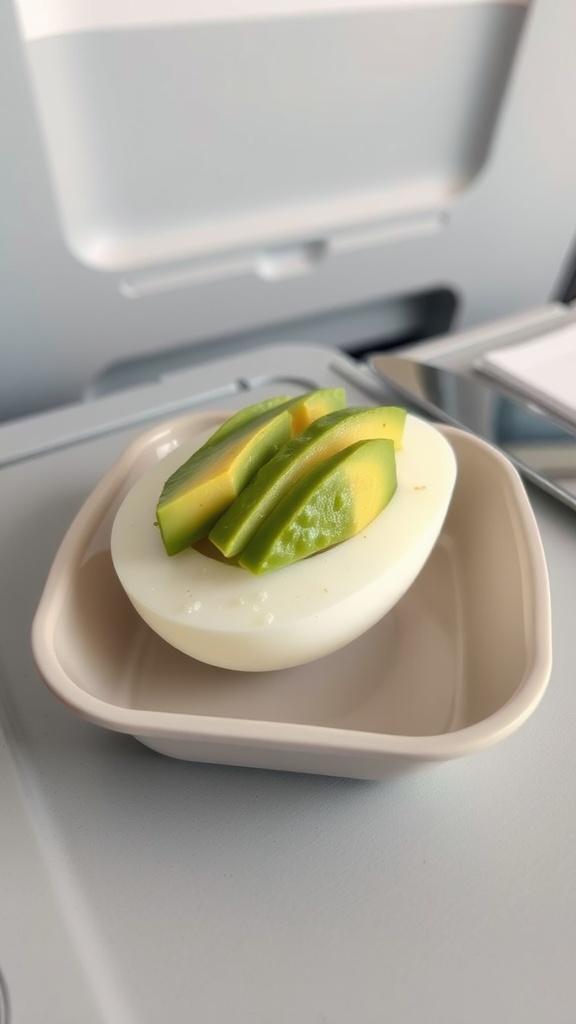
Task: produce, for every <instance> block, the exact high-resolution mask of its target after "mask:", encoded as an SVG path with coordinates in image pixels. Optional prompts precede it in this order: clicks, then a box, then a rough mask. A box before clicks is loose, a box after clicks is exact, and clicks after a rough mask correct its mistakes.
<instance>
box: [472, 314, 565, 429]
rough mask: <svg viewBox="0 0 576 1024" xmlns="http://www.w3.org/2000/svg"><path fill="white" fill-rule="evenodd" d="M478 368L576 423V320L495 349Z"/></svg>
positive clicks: (484, 358) (487, 354)
mask: <svg viewBox="0 0 576 1024" xmlns="http://www.w3.org/2000/svg"><path fill="white" fill-rule="evenodd" d="M476 367H477V369H479V370H481V371H482V372H484V373H487V374H489V375H490V376H491V377H494V378H495V379H497V380H500V381H502V382H503V383H505V384H507V385H508V386H509V387H513V388H514V389H515V390H517V391H520V392H522V394H523V395H525V396H526V397H528V398H531V399H533V400H534V401H536V402H538V403H539V404H541V405H544V406H545V407H546V408H548V409H551V410H552V411H554V412H557V413H559V414H560V415H562V416H564V417H565V418H567V419H569V420H570V421H571V422H574V423H576V323H572V324H570V325H568V326H567V327H562V328H559V329H557V330H555V331H550V332H547V333H546V334H543V335H540V336H539V337H538V338H533V339H531V340H530V341H524V342H520V343H519V344H516V345H507V346H505V347H503V348H499V349H493V350H492V351H491V352H487V353H485V354H484V355H483V356H482V357H481V358H480V359H479V360H478V362H477V363H476Z"/></svg>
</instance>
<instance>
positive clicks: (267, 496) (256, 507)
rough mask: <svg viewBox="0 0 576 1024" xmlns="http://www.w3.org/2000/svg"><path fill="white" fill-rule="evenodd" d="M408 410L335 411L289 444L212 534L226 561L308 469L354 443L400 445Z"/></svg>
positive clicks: (260, 472)
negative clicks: (378, 441) (383, 439)
mask: <svg viewBox="0 0 576 1024" xmlns="http://www.w3.org/2000/svg"><path fill="white" fill-rule="evenodd" d="M405 421H406V410H405V409H401V408H399V407H397V406H380V407H368V408H353V407H352V408H348V409H339V410H336V411H334V412H332V413H329V414H327V415H326V416H322V417H321V418H320V419H318V420H315V421H314V423H312V424H311V425H310V426H309V427H307V428H306V430H304V431H303V432H302V433H301V434H299V435H298V437H295V438H293V439H292V440H290V441H288V442H287V443H286V444H285V445H283V446H282V448H280V450H279V451H278V452H277V454H276V455H274V456H273V458H271V459H270V460H269V461H268V462H267V463H266V464H265V465H263V466H262V467H261V469H259V470H258V472H257V474H256V475H255V477H254V478H253V479H252V481H251V482H250V483H249V484H248V485H247V486H246V487H245V488H244V489H243V490H242V491H241V492H240V494H239V495H238V497H237V498H236V500H235V501H234V502H233V503H232V504H231V505H230V506H229V508H228V509H226V511H225V512H224V513H223V515H222V516H221V517H220V518H219V519H218V521H217V522H216V524H215V525H214V526H213V527H212V530H211V531H210V535H209V536H210V540H211V541H212V543H213V544H214V545H215V547H217V548H218V550H219V551H220V552H221V553H222V554H223V555H225V556H226V557H227V558H233V557H234V556H235V555H238V554H239V553H240V552H241V551H243V550H244V548H245V547H246V545H247V544H249V543H250V541H251V539H252V537H253V536H254V535H255V533H256V532H257V531H258V528H259V526H260V524H261V523H262V522H263V521H264V520H265V519H266V516H268V515H269V513H270V512H271V511H272V509H273V508H274V506H275V505H276V504H277V503H278V502H279V501H280V500H281V499H282V497H283V496H284V495H285V494H286V493H288V491H289V490H290V489H291V488H292V487H293V486H294V484H295V483H296V482H297V481H298V480H299V479H300V478H301V477H302V476H303V475H304V474H305V473H307V472H308V471H309V470H311V469H313V468H314V467H315V466H317V465H320V463H321V462H323V461H324V460H325V459H327V458H330V457H331V456H332V455H335V454H336V453H337V452H339V451H342V450H343V449H344V448H348V447H349V446H350V445H351V444H354V443H355V442H357V441H364V440H369V439H371V438H379V437H387V438H391V439H392V441H393V442H394V447H395V448H396V449H397V448H399V447H400V446H401V443H402V436H403V432H404V423H405Z"/></svg>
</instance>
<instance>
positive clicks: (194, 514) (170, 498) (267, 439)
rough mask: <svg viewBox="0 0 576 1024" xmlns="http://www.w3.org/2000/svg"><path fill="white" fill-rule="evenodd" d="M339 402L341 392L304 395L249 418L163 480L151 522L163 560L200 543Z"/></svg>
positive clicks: (201, 449) (342, 399) (340, 389)
mask: <svg viewBox="0 0 576 1024" xmlns="http://www.w3.org/2000/svg"><path fill="white" fill-rule="evenodd" d="M345 400H346V399H345V393H344V389H343V388H326V389H323V390H319V391H312V392H308V393H307V394H305V395H299V396H298V397H297V398H292V399H288V400H286V401H285V402H284V403H282V404H279V405H276V406H272V407H269V408H267V409H265V411H263V412H260V413H259V414H256V415H254V416H251V417H250V416H249V417H248V418H247V419H245V421H244V422H243V423H240V425H238V423H237V425H236V427H235V428H233V429H232V430H231V431H229V432H225V433H224V436H222V435H220V439H219V440H218V439H216V440H214V435H212V437H211V438H209V439H208V442H207V443H205V444H204V445H202V447H201V448H199V449H198V450H197V451H196V452H194V454H193V455H191V456H190V458H189V459H187V460H186V462H184V463H183V465H181V466H179V467H178V469H177V470H176V471H175V472H174V473H172V475H171V476H170V477H169V478H168V480H166V482H165V484H164V487H163V489H162V493H161V494H160V497H159V499H158V503H157V505H156V520H157V522H158V526H159V528H160V533H161V536H162V540H163V543H164V547H165V549H166V552H167V554H169V555H176V554H178V552H179V551H183V550H184V548H187V547H189V546H190V545H191V544H195V543H196V541H198V540H201V539H202V538H203V537H205V536H206V535H207V534H208V532H209V531H210V529H211V527H212V526H213V525H214V523H215V522H216V520H217V519H218V518H219V517H220V516H221V515H222V513H223V512H224V511H225V510H226V509H227V508H228V506H229V505H230V504H231V503H232V502H233V501H234V499H235V498H236V497H237V496H238V494H239V493H240V491H241V490H242V488H243V487H245V486H246V484H247V483H248V482H249V481H250V480H251V479H252V477H253V476H254V474H255V473H256V472H257V471H258V469H260V467H261V466H262V465H263V464H264V463H265V462H267V461H268V459H270V458H271V457H272V456H273V455H275V454H276V452H277V451H278V450H279V448H280V447H281V446H282V445H283V444H284V443H285V442H286V441H287V440H288V439H289V438H290V437H292V436H293V435H294V434H295V433H296V432H297V431H298V430H300V429H303V427H305V426H307V425H308V424H309V423H310V422H312V421H313V420H314V419H315V418H317V417H318V416H321V415H323V413H324V412H325V411H326V410H327V409H331V408H334V407H336V408H337V407H338V405H339V404H344V402H345ZM250 409H252V410H253V409H254V406H252V407H248V412H249V411H250ZM246 411H247V410H244V412H246ZM223 426H226V423H225V424H223ZM219 429H220V428H219Z"/></svg>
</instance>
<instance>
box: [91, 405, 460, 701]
mask: <svg viewBox="0 0 576 1024" xmlns="http://www.w3.org/2000/svg"><path fill="white" fill-rule="evenodd" d="M206 440H207V437H199V438H197V439H196V441H195V443H196V446H197V447H198V448H199V447H200V445H201V444H203V443H205V441H206ZM192 443H194V439H192ZM187 454H189V452H188V453H187ZM181 462H182V453H181V451H178V450H176V451H174V452H171V453H170V454H168V455H167V456H166V457H165V458H164V459H162V460H161V461H160V462H158V463H156V464H155V465H153V466H152V467H151V468H149V469H148V470H147V471H146V472H145V473H144V474H143V475H142V476H141V477H140V479H139V480H137V481H136V483H135V484H134V485H133V487H132V488H131V490H130V491H129V492H128V494H127V495H126V497H125V498H124V500H123V502H122V504H121V506H120V508H119V509H118V512H117V514H116V517H115V520H114V524H113V528H112V536H111V553H112V560H113V563H114V567H115V569H116V573H117V576H118V579H119V581H120V583H121V585H122V586H123V588H124V590H125V592H126V594H127V595H128V597H129V599H130V601H131V602H132V604H133V605H134V607H135V609H136V610H137V612H138V613H139V614H140V616H141V617H142V619H143V620H144V622H146V623H147V624H148V626H150V627H151V629H152V630H154V631H155V632H156V633H157V634H158V635H159V636H160V637H161V638H162V639H163V640H165V641H167V642H168V643H170V644H171V645H172V646H173V647H175V648H177V649H178V650H180V651H183V652H184V653H185V654H187V655H189V656H191V657H193V658H197V659H199V660H200V661H204V662H207V663H208V664H212V665H216V666H219V667H221V668H225V669H232V670H237V671H249V672H259V671H268V670H273V669H282V668H288V667H290V666H295V665H301V664H304V663H306V662H309V661H313V660H315V659H316V658H320V657H323V656H325V655H327V654H330V653H332V652H333V651H336V650H338V649H339V648H341V647H344V646H345V645H346V644H348V643H350V642H351V641H352V640H354V639H356V638H357V637H359V636H360V635H361V634H362V633H364V632H365V631H366V630H367V629H369V628H370V627H371V626H372V625H374V624H375V623H376V622H377V621H378V620H379V619H381V618H382V616H384V615H386V614H387V613H388V612H389V611H390V609H391V608H393V606H394V605H395V604H396V602H397V601H398V600H399V599H400V598H401V597H402V596H403V594H404V593H405V591H406V590H407V589H408V588H409V587H410V586H411V584H412V582H413V581H414V580H415V578H416V576H417V575H418V573H419V572H420V570H421V569H422V567H423V566H424V564H425V563H426V560H427V559H428V556H429V554H430V552H431V550H432V548H433V547H434V545H435V543H436V540H437V538H438V536H439V534H440V531H441V529H442V525H443V522H444V518H445V516H446V513H447V510H448V507H449V504H450V499H451V495H452V491H453V487H454V483H455V479H456V459H455V456H454V453H453V451H452V448H451V446H450V444H449V443H448V441H447V440H446V438H445V437H444V436H443V435H442V434H441V433H440V431H438V430H437V429H436V428H435V427H434V426H432V425H431V424H429V423H426V422H425V421H423V420H421V419H419V418H417V417H415V416H412V415H407V416H406V421H405V425H404V431H403V438H402V447H401V449H400V450H399V451H397V452H396V453H395V463H396V475H397V487H396V491H395V493H394V496H393V498H392V500H391V501H390V502H389V503H388V504H387V506H386V507H385V508H384V510H383V511H382V512H380V513H379V514H378V515H376V517H375V518H374V519H373V521H372V522H371V523H370V525H368V526H367V527H365V528H363V529H361V530H360V531H359V532H358V533H356V535H355V536H353V537H351V538H350V539H348V540H346V541H345V542H344V543H342V544H336V545H334V546H332V547H329V548H327V549H326V550H324V551H321V552H319V553H318V554H315V555H313V556H312V557H307V558H304V559H302V560H301V561H297V562H293V563H292V564H290V565H286V566H285V567H284V568H282V569H279V570H278V571H271V572H268V573H266V575H265V576H255V575H253V574H252V573H251V572H249V571H247V570H246V569H244V568H242V567H241V566H238V565H237V564H234V561H231V560H218V559H216V558H213V557H209V556H208V555H207V554H206V553H205V552H201V551H200V550H198V549H196V548H194V547H188V548H186V549H185V550H183V551H181V552H180V554H178V555H177V556H176V557H174V558H168V557H167V556H166V551H165V549H164V545H163V542H162V538H161V536H160V532H159V530H158V528H157V526H156V525H155V524H154V519H155V507H156V502H157V500H158V494H159V493H160V490H161V488H162V485H163V482H164V481H165V480H166V477H167V475H169V474H170V473H172V472H174V471H175V470H176V469H177V468H178V466H179V465H180V463H181ZM302 479H304V478H302ZM351 685H353V680H351Z"/></svg>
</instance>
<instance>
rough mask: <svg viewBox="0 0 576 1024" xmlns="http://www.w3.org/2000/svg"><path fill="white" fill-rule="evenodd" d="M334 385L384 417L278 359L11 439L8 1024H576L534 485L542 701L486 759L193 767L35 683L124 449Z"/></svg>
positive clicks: (16, 427)
mask: <svg viewBox="0 0 576 1024" xmlns="http://www.w3.org/2000/svg"><path fill="white" fill-rule="evenodd" d="M339 385H344V386H345V387H346V390H347V394H348V400H349V401H350V402H356V403H360V404H366V403H368V402H372V401H375V400H376V401H379V402H381V403H382V402H385V401H386V392H385V391H384V390H382V389H379V388H378V385H377V382H376V381H375V379H374V378H373V377H372V375H371V374H370V373H369V371H368V370H366V369H364V368H363V367H361V366H359V365H358V364H357V363H355V362H354V361H352V360H349V359H348V358H347V357H345V356H343V355H338V354H336V353H335V352H334V351H333V350H329V349H316V348H304V347H297V346H286V347H276V348H273V349H272V348H270V349H260V350H258V351H257V352H256V351H255V352H252V353H248V354H247V355H245V356H244V357H243V358H231V359H227V360H223V361H221V362H220V363H216V362H214V363H212V364H209V365H206V366H203V367H197V368H195V369H194V371H191V372H189V373H179V374H175V375H173V376H169V377H166V378H164V379H163V380H160V381H159V382H158V383H157V384H154V385H149V386H146V387H141V388H134V389H132V390H131V391H130V392H119V393H116V394H112V395H109V396H107V397H104V398H100V399H97V400H95V401H93V402H90V403H86V404H85V405H78V406H72V407H68V408H63V409H60V410H58V411H56V412H53V413H45V414H43V415H41V416H38V417H31V418H29V419H27V420H25V421H21V422H20V423H18V422H16V421H15V422H13V423H11V424H7V425H6V426H4V427H2V428H0V494H1V507H2V518H1V521H0V559H1V565H2V588H1V609H2V614H1V616H0V822H1V825H0V829H1V836H2V839H1V843H0V864H1V870H0V1022H1V1024H8V1022H10V1024H36V1022H40V1021H41V1022H42V1024H47V1022H48V1024H51V1022H58V1024H67V1022H70V1024H72V1022H74V1024H76V1022H78V1021H82V1022H83V1024H90V1022H92V1021H94V1022H100V1024H103V1022H106V1024H116V1022H118V1024H127V1022H130V1024H132V1022H136V1021H138V1022H139V1024H148V1022H150V1024H151V1022H156V1021H159V1020H167V1021H170V1022H171V1024H178V1022H189V1021H192V1020H194V1021H196V1020H198V1021H202V1022H203V1024H224V1022H226V1024H228V1022H230V1021H242V1022H244V1021H246V1022H248V1021H249V1022H260V1021H262V1022H266V1024H268V1022H269V1021H272V1020H273V1021H274V1022H276V1024H303V1022H308V1021H310V1022H312V1021H326V1022H330V1024H349V1022H350V1021H352V1020H357V1021H361V1022H362V1024H372V1022H374V1024H376V1022H381V1021H383V1020H390V1021H394V1022H395V1024H421V1022H422V1021H424V1020H425V1021H427V1022H432V1024H434V1022H437V1024H446V1022H453V1024H480V1022H482V1024H485V1022H486V1021H488V1020H489V1021H494V1022H499V1021H505V1020H506V1021H508V1020H514V1021H516V1020H517V1021H522V1022H523V1024H541V1022H542V1021H543V1020H549V1021H552V1022H554V1024H572V1022H573V1021H574V1019H576V991H575V989H574V984H573V959H574V950H575V949H576V801H575V797H574V778H575V777H576V744H575V743H574V721H575V720H576V687H574V665H575V664H576V632H575V630H574V624H573V617H574V615H573V609H574V606H575V596H576V594H575V590H576V583H575V581H576V520H575V518H574V513H573V512H571V511H570V510H569V509H567V508H566V507H564V506H562V505H561V504H560V503H558V502H556V501H554V500H553V499H552V498H551V497H549V496H547V495H546V494H544V493H542V492H539V491H536V490H535V489H534V488H532V487H529V488H528V489H527V493H528V495H529V499H530V502H531V504H532V508H533V510H534V513H535V516H536V521H537V524H538V528H539V531H540V535H541V539H542V543H543V547H544V553H545V556H546V560H547V565H548V573H549V579H550V590H551V600H552V626H553V668H552V675H551V678H550V683H549V686H548V689H547V691H546V693H545V695H544V697H543V700H542V702H541V704H540V705H539V706H538V707H537V708H536V709H535V713H534V714H533V715H531V717H530V718H529V719H528V720H527V721H525V722H524V723H523V724H522V728H521V729H518V731H514V732H513V734H511V735H506V736H505V737H504V739H503V742H501V743H495V744H494V745H491V746H487V747H486V749H482V750H478V751H475V752H474V756H469V757H455V758H453V759H452V758H450V759H447V760H444V761H438V763H436V764H434V765H433V766H430V765H426V770H422V771H419V772H416V773H409V774H402V773H400V774H398V775H396V774H390V775H389V776H387V777H386V778H384V779H383V780H381V781H378V782H367V781H361V780H358V779H353V778H341V777H338V776H328V775H323V774H302V773H297V772H285V771H269V770H262V769H260V768H254V767H251V768H247V767H233V766H229V765H215V764H208V763H198V762H195V761H192V760H182V759H180V758H178V757H169V756H164V755H163V754H160V753H157V752H155V751H153V750H150V749H148V748H147V747H146V746H145V745H144V744H142V743H140V742H138V740H137V739H135V738H134V737H133V736H131V735H125V734H123V733H122V732H117V731H113V730H110V729H107V728H103V727H101V726H100V725H98V724H93V723H92V722H89V721H86V720H84V719H82V718H81V717H80V716H78V715H76V714H74V713H73V712H72V711H71V710H70V709H68V708H67V707H65V706H64V705H63V704H62V703H60V702H59V701H58V700H56V699H55V698H54V696H53V695H52V694H51V693H50V692H49V690H48V688H47V687H46V686H45V685H44V684H43V682H42V680H41V678H40V675H39V672H38V670H37V668H36V667H35V663H34V660H33V657H32V650H31V641H30V634H31V627H32V621H33V618H34V616H35V613H36V609H37V607H38V603H39V601H40V597H41V594H42V591H43V587H44V584H45V581H46V578H47V576H48V573H49V570H50V567H51V565H52V563H53V560H54V557H55V555H56V552H57V550H58V547H59V545H60V543H61V541H62V539H63V537H64V535H65V534H66V532H67V530H68V527H69V526H70V523H71V522H72V520H73V519H74V517H75V515H76V513H77V512H78V510H79V508H80V507H81V506H82V504H83V503H84V501H85V499H86V498H87V497H88V495H89V494H90V493H91V492H92V490H93V488H94V487H95V485H96V484H97V483H98V481H99V480H100V479H101V478H102V477H103V475H104V474H105V473H107V471H108V470H109V469H110V467H111V466H113V465H114V463H115V462H116V460H117V459H118V457H119V456H120V454H121V453H122V451H123V450H125V449H126V446H127V445H128V444H130V443H131V442H132V441H133V440H134V439H135V438H136V437H138V436H139V435H140V434H142V432H143V431H146V430H147V429H149V428H150V426H151V424H152V423H154V422H159V421H162V420H164V419H167V418H169V417H171V416H174V415H176V414H178V415H179V414H181V413H186V412H187V411H190V412H197V411H204V410H209V409H219V410H226V409H228V410H233V409H235V408H238V407H239V406H241V405H244V404H247V402H249V401H251V400H257V398H259V397H265V396H267V395H268V396H269V395H272V394H276V393H279V392H280V391H281V392H283V393H287V394H297V393H299V392H301V391H302V390H304V389H309V388H314V387H331V386H339ZM252 396H254V397H252ZM415 643H416V640H415ZM495 647H496V648H499V647H501V648H502V649H503V650H504V649H505V648H506V638H505V637H502V636H500V637H499V638H498V641H497V643H495ZM497 653H498V652H496V654H497Z"/></svg>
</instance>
